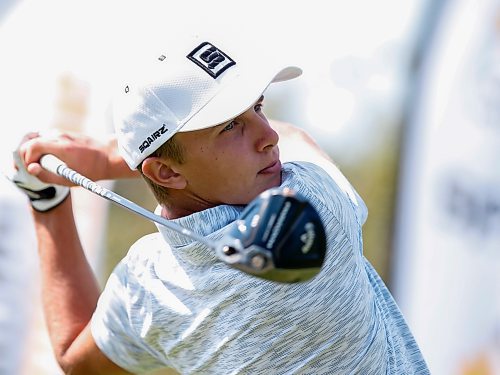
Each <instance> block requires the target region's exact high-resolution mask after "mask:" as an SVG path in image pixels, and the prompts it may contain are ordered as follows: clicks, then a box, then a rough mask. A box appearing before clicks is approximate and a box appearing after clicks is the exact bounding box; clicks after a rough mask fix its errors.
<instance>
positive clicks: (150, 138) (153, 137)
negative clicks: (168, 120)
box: [139, 124, 168, 154]
mask: <svg viewBox="0 0 500 375" xmlns="http://www.w3.org/2000/svg"><path fill="white" fill-rule="evenodd" d="M166 132H168V129H167V126H166V125H165V124H163V125H162V127H161V128H159V129H158V130H156V131H155V132H154V133H151V134H150V135H149V136H148V137H147V138H146V139H145V140H144V141H142V143H141V144H140V145H139V151H140V152H141V154H142V153H143V152H144V150H146V149H147V148H148V147H149V146H151V143H153V142H154V141H155V140H157V139H158V138H160V137H161V136H162V134H165V133H166Z"/></svg>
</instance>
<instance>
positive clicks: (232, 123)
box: [221, 121, 236, 133]
mask: <svg viewBox="0 0 500 375" xmlns="http://www.w3.org/2000/svg"><path fill="white" fill-rule="evenodd" d="M235 126H236V123H235V122H234V121H231V122H230V123H229V124H227V125H226V126H224V129H222V131H221V133H223V132H226V131H229V130H233V129H234V127H235Z"/></svg>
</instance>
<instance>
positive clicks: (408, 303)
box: [393, 0, 500, 375]
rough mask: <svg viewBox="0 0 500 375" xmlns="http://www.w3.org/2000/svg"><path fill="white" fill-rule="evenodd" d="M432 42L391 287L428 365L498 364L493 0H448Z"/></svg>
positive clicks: (407, 158)
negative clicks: (392, 286) (392, 285)
mask: <svg viewBox="0 0 500 375" xmlns="http://www.w3.org/2000/svg"><path fill="white" fill-rule="evenodd" d="M430 48H431V49H430V50H429V52H428V53H427V54H426V56H427V59H426V60H425V61H424V66H423V67H424V70H423V75H422V81H421V82H420V91H419V95H417V100H416V102H415V103H414V105H415V108H414V110H413V113H414V117H413V118H412V119H411V123H410V129H409V131H408V137H407V143H406V146H407V148H406V149H405V152H406V154H405V155H403V160H404V164H403V168H402V170H401V176H402V180H401V189H402V191H401V196H400V198H401V200H400V202H399V212H398V216H397V223H398V225H397V227H396V229H397V232H396V242H395V243H396V249H395V250H396V260H397V261H396V263H395V279H394V288H393V290H394V293H395V297H396V299H397V301H398V303H399V305H400V306H401V309H402V310H403V313H404V314H405V316H406V317H407V320H408V323H409V324H410V326H411V327H412V330H413V332H414V334H415V336H416V339H417V341H418V343H419V344H420V347H421V349H422V351H423V353H424V356H425V357H426V359H427V361H428V364H429V367H430V370H431V372H432V373H433V374H439V375H448V374H484V375H486V374H500V1H498V0H456V1H448V2H447V5H446V6H445V8H444V13H443V16H442V18H441V21H440V23H439V25H438V27H437V34H436V35H435V38H434V39H433V43H432V44H431V45H430Z"/></svg>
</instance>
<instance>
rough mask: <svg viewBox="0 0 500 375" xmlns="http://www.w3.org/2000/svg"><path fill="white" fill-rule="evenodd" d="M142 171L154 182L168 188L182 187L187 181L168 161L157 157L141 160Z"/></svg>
mask: <svg viewBox="0 0 500 375" xmlns="http://www.w3.org/2000/svg"><path fill="white" fill-rule="evenodd" d="M142 173H144V175H145V176H146V177H147V178H149V179H150V180H151V181H153V182H154V183H156V184H158V185H161V186H165V187H166V188H170V189H184V188H185V187H186V185H187V181H186V179H185V178H184V176H182V175H181V174H180V173H177V172H175V171H174V170H173V169H172V168H171V166H170V165H169V162H168V161H167V160H165V159H161V158H159V157H149V158H146V159H145V160H144V161H143V162H142Z"/></svg>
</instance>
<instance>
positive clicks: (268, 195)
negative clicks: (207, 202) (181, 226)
mask: <svg viewBox="0 0 500 375" xmlns="http://www.w3.org/2000/svg"><path fill="white" fill-rule="evenodd" d="M217 251H218V252H219V253H220V254H219V256H221V257H223V258H224V261H225V262H226V263H228V264H230V265H231V266H232V267H235V268H238V269H241V270H242V271H244V272H247V273H250V274H253V275H255V276H258V277H260V278H264V279H268V280H272V281H278V282H284V283H294V282H301V281H306V280H309V279H311V278H312V277H314V276H315V275H316V274H317V273H318V272H319V271H320V270H321V267H322V265H323V261H324V259H325V254H326V234H325V229H324V226H323V223H322V221H321V219H320V217H319V215H318V213H317V212H316V210H315V209H314V208H313V207H312V205H311V204H310V203H309V202H308V201H307V200H306V199H305V198H303V197H302V196H300V195H299V194H298V193H296V192H294V191H293V190H291V189H289V188H273V189H269V190H266V191H264V192H263V193H261V194H260V195H259V196H258V197H257V198H255V199H254V200H253V201H252V202H250V203H249V205H248V206H247V207H246V208H245V210H244V211H243V212H242V213H241V215H240V217H239V218H238V220H236V221H235V222H234V223H232V224H231V227H230V229H229V230H228V232H227V233H226V235H225V236H224V237H223V238H222V239H221V240H220V245H219V246H218V249H217Z"/></svg>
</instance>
